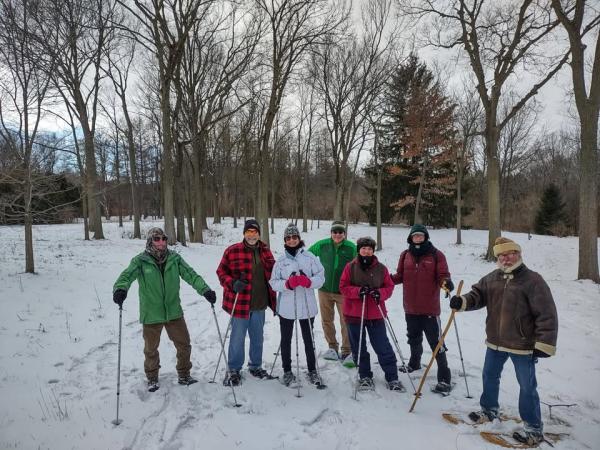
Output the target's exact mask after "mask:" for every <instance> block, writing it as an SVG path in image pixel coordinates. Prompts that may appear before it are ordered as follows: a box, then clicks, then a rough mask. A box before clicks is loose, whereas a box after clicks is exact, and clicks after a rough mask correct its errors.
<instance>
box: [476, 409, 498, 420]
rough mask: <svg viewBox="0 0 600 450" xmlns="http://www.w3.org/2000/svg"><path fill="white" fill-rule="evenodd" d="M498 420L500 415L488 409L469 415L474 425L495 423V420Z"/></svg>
mask: <svg viewBox="0 0 600 450" xmlns="http://www.w3.org/2000/svg"><path fill="white" fill-rule="evenodd" d="M497 418H498V413H497V412H496V411H492V410H488V409H482V410H480V411H473V412H470V413H469V419H471V420H472V421H473V423H485V422H493V421H494V419H497Z"/></svg>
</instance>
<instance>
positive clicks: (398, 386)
mask: <svg viewBox="0 0 600 450" xmlns="http://www.w3.org/2000/svg"><path fill="white" fill-rule="evenodd" d="M387 386H388V389H389V390H390V391H397V392H406V389H404V386H402V383H401V382H400V380H392V381H388V384H387Z"/></svg>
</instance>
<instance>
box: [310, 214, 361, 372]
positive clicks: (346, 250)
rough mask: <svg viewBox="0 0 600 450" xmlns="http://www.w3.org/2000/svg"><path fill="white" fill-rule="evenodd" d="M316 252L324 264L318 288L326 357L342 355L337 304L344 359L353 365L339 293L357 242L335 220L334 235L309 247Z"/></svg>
mask: <svg viewBox="0 0 600 450" xmlns="http://www.w3.org/2000/svg"><path fill="white" fill-rule="evenodd" d="M308 250H309V251H310V252H311V253H312V254H313V255H315V256H316V257H317V258H319V259H320V260H321V264H323V267H324V268H325V284H323V286H322V287H321V288H320V289H319V309H320V310H321V324H322V325H323V332H324V334H325V339H326V340H327V344H329V350H328V351H327V352H326V353H325V355H324V358H325V359H329V360H337V359H338V358H339V354H338V350H339V344H338V341H337V340H336V338H335V324H334V316H335V312H334V311H335V308H337V311H338V316H339V317H340V328H341V331H342V348H341V351H342V354H341V358H342V363H343V364H344V365H345V366H346V367H354V361H353V360H352V349H351V348H350V340H349V339H348V330H347V329H346V324H345V322H344V315H343V314H342V303H343V300H344V299H343V297H342V295H341V294H340V277H341V276H342V272H343V271H344V267H346V264H348V263H349V262H350V261H352V260H353V259H354V258H355V257H356V245H355V244H354V243H353V242H350V241H348V240H347V239H346V226H345V225H344V223H343V222H338V221H335V222H333V224H332V225H331V237H329V238H326V239H322V240H320V241H318V242H315V243H314V244H313V245H312V246H311V247H310V248H309V249H308Z"/></svg>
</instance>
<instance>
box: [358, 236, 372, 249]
mask: <svg viewBox="0 0 600 450" xmlns="http://www.w3.org/2000/svg"><path fill="white" fill-rule="evenodd" d="M362 247H371V248H372V249H373V251H375V247H377V242H375V239H373V238H371V237H368V236H365V237H361V238H358V241H356V251H357V252H358V251H359V250H360V249H361V248H362Z"/></svg>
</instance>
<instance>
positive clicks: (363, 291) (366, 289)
mask: <svg viewBox="0 0 600 450" xmlns="http://www.w3.org/2000/svg"><path fill="white" fill-rule="evenodd" d="M370 290H371V288H370V287H369V286H363V287H361V288H360V291H358V296H359V297H360V299H361V300H362V299H363V297H366V296H367V295H368V294H369V291H370Z"/></svg>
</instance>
